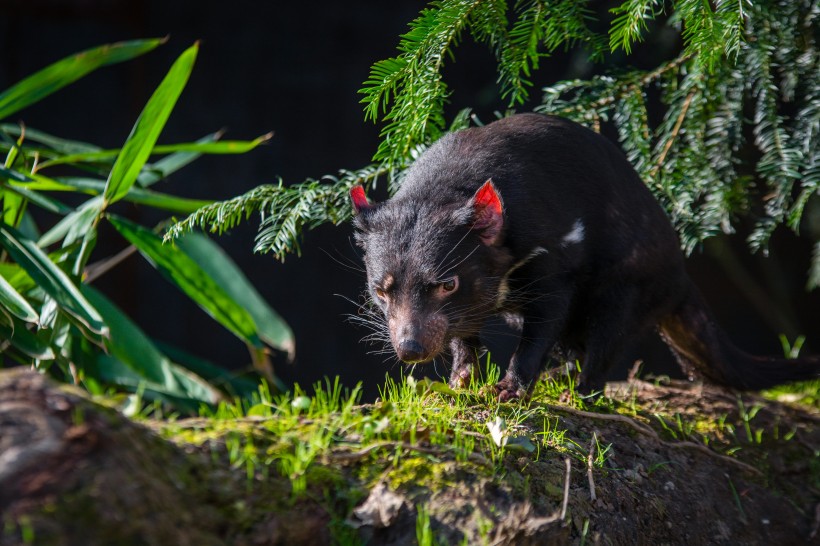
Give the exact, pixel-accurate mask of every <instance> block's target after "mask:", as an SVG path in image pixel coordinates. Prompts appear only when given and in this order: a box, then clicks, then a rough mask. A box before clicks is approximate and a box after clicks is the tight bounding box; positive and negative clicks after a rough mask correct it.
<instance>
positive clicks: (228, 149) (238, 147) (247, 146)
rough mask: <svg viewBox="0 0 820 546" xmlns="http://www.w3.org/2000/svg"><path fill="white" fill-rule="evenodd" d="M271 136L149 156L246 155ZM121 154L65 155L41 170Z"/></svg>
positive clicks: (189, 145) (160, 149) (191, 145)
mask: <svg viewBox="0 0 820 546" xmlns="http://www.w3.org/2000/svg"><path fill="white" fill-rule="evenodd" d="M271 136H272V134H271V133H268V134H266V135H262V136H260V137H258V138H255V139H254V140H223V141H218V142H203V143H197V142H185V143H182V144H165V145H159V146H154V147H153V148H152V149H151V151H150V153H149V156H152V155H163V154H171V153H178V152H192V153H199V154H211V155H227V154H244V153H247V152H250V151H251V150H253V149H254V148H256V147H257V146H259V145H260V144H262V143H263V142H267V141H268V140H270V138H271ZM121 152H122V150H121V149H116V150H100V151H97V152H88V153H79V154H71V155H64V156H61V157H57V158H54V159H52V160H49V161H44V162H42V163H40V165H39V169H40V170H43V169H46V168H48V167H53V166H54V165H61V164H76V163H88V162H92V163H93V162H98V161H100V160H104V159H111V158H114V157H117V155H119V154H120V153H121Z"/></svg>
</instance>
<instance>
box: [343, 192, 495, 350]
mask: <svg viewBox="0 0 820 546" xmlns="http://www.w3.org/2000/svg"><path fill="white" fill-rule="evenodd" d="M350 195H351V198H352V200H353V207H354V210H355V212H356V218H355V220H354V224H355V226H356V228H357V230H358V231H357V233H356V241H357V243H358V244H359V246H361V247H362V248H363V249H364V251H365V255H364V262H365V266H366V269H367V282H368V290H369V292H370V295H371V297H372V299H373V301H374V302H375V304H376V305H378V307H379V308H380V309H381V310H382V312H383V313H384V317H385V319H386V322H387V327H388V330H389V332H390V340H391V342H392V344H393V348H394V349H395V351H396V354H397V355H398V357H399V358H400V359H401V360H403V361H405V362H408V363H417V362H427V361H430V360H432V359H433V358H435V357H436V356H437V355H438V354H439V353H440V352H441V351H442V350H443V349H444V348H445V346H446V344H447V342H448V341H449V339H451V338H453V337H461V338H463V337H469V336H475V335H477V334H478V331H479V330H480V328H481V326H482V324H483V323H484V321H485V319H486V318H487V317H488V316H489V315H491V314H493V313H494V312H495V311H496V308H497V305H498V299H499V283H500V279H501V271H503V269H504V267H505V266H506V264H507V262H508V261H509V259H508V254H507V252H506V250H505V249H504V248H503V247H502V245H501V242H502V239H503V236H504V207H503V203H502V200H501V197H500V196H499V194H498V192H497V191H496V188H495V186H494V185H493V183H492V181H491V180H487V181H486V182H485V183H484V185H482V186H481V188H479V190H478V191H476V192H475V194H474V195H472V196H471V197H469V198H461V199H459V200H457V201H456V202H453V201H452V200H451V199H450V200H448V199H447V197H448V196H441V195H427V196H418V195H415V196H413V195H408V194H400V195H397V196H396V197H394V198H393V199H391V200H389V201H386V202H384V203H380V204H371V203H369V202H368V200H367V198H366V197H365V193H364V190H363V189H362V188H361V187H360V186H356V187H354V188H353V189H352V190H351V192H350Z"/></svg>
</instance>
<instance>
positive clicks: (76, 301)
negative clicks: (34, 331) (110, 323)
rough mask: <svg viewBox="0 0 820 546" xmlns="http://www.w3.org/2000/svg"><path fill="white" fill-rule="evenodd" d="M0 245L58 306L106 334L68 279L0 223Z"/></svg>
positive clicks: (27, 242) (32, 246) (11, 230)
mask: <svg viewBox="0 0 820 546" xmlns="http://www.w3.org/2000/svg"><path fill="white" fill-rule="evenodd" d="M0 244H2V246H3V247H4V248H5V249H6V251H7V252H8V253H9V256H11V258H12V259H13V260H14V261H15V262H17V264H19V265H20V267H22V268H23V269H25V270H26V272H27V273H28V274H29V275H30V276H31V278H32V279H33V280H34V281H35V282H36V283H37V285H38V286H39V287H40V288H42V289H43V291H44V292H45V293H46V294H48V295H49V296H51V297H52V298H54V300H55V301H56V302H57V304H58V305H59V307H60V309H62V310H63V311H65V312H67V313H68V314H70V315H71V316H72V317H74V318H75V319H76V320H78V321H79V322H80V323H81V324H82V325H84V326H85V327H86V328H88V329H89V330H90V331H92V332H94V333H97V334H100V335H103V336H104V335H106V334H107V333H108V327H107V326H106V325H105V322H104V321H103V319H102V317H100V314H99V313H98V312H97V310H96V309H94V306H93V305H91V304H90V303H89V302H88V300H86V299H85V298H84V297H83V295H82V294H81V293H80V291H79V289H78V288H77V287H76V286H75V285H74V283H73V282H72V281H71V279H70V278H69V277H68V275H66V274H65V273H64V272H63V271H62V270H61V269H60V268H59V267H57V265H56V264H54V262H52V261H51V260H50V259H49V257H48V256H47V255H46V254H45V253H44V252H43V251H42V250H40V248H39V247H37V245H36V244H35V243H34V242H33V241H30V240H28V239H26V238H24V237H22V236H21V235H20V233H19V232H18V231H17V230H15V229H14V228H12V227H10V226H8V225H5V224H0Z"/></svg>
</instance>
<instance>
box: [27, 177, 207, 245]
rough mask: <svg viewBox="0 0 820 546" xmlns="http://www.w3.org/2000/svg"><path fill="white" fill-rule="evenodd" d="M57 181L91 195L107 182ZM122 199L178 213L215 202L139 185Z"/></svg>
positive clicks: (101, 189)
mask: <svg viewBox="0 0 820 546" xmlns="http://www.w3.org/2000/svg"><path fill="white" fill-rule="evenodd" d="M57 181H59V183H61V184H65V185H66V186H67V187H71V188H74V189H75V190H76V191H81V192H83V193H87V194H90V195H98V194H100V193H102V192H103V190H104V189H105V182H103V181H102V180H99V179H96V178H73V177H70V178H59V179H57ZM122 200H123V201H128V202H130V203H137V204H140V205H147V206H149V207H155V208H158V209H163V210H167V211H170V212H174V213H177V214H191V213H193V212H194V211H196V210H199V209H200V208H202V207H204V206H207V205H210V204H211V203H213V201H209V200H205V199H189V198H187V197H176V196H174V195H168V194H167V193H160V192H155V191H152V190H147V189H143V188H140V187H138V186H134V187H132V188H131V189H130V190H128V193H127V194H126V195H125V197H123V199H122ZM40 246H42V245H40Z"/></svg>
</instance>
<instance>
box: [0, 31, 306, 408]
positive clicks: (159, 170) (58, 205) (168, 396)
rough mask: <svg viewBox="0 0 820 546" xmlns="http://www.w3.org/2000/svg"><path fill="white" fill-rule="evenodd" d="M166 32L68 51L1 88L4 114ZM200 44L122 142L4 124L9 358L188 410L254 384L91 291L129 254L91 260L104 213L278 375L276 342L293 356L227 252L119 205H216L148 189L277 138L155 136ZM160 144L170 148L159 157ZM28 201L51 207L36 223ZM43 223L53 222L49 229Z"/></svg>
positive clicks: (4, 298) (1, 345) (3, 260)
mask: <svg viewBox="0 0 820 546" xmlns="http://www.w3.org/2000/svg"><path fill="white" fill-rule="evenodd" d="M160 43H161V41H160V40H141V41H134V42H127V43H122V44H113V45H107V46H102V47H98V48H95V49H92V50H89V51H86V52H83V53H80V54H78V55H75V56H73V57H69V58H67V59H64V60H62V61H58V62H57V63H54V64H53V65H51V66H49V67H46V68H45V69H43V70H41V71H39V72H37V73H35V74H33V75H32V76H29V77H28V78H26V79H24V80H23V81H21V82H20V83H18V84H17V85H15V86H12V87H11V88H10V89H8V90H7V91H5V92H3V93H0V121H2V119H3V118H7V117H8V116H10V115H11V114H14V113H17V112H18V111H19V110H20V109H22V108H24V107H27V106H30V105H32V104H34V103H35V102H36V101H37V100H40V99H42V98H44V97H46V96H48V95H49V94H51V93H53V92H54V91H57V90H58V89H60V88H61V87H63V86H65V85H68V84H70V83H71V82H73V81H75V80H77V79H79V78H80V77H82V76H84V75H86V74H87V73H89V72H91V71H93V70H95V69H96V68H99V67H101V66H105V65H108V64H112V63H115V62H121V61H124V60H127V59H130V58H133V57H135V56H137V55H140V54H143V53H146V52H148V51H150V50H152V49H154V48H155V47H157V46H158V45H159V44H160ZM197 50H198V46H197V45H196V44H195V45H194V46H192V47H190V48H189V49H187V50H186V51H185V52H183V53H182V55H180V57H179V58H178V59H177V61H176V62H175V63H174V64H173V66H172V67H171V69H170V70H169V72H168V74H167V75H166V76H165V78H164V79H163V80H162V82H161V83H160V84H159V86H158V87H157V88H156V90H155V91H154V93H153V95H152V96H151V98H150V99H149V100H148V102H147V104H146V106H145V108H144V109H143V111H142V113H141V114H140V116H139V118H138V120H137V122H136V123H135V125H134V127H133V129H132V131H131V134H130V135H129V137H128V139H127V140H126V142H125V143H124V145H123V147H122V148H120V149H116V150H104V149H101V148H99V147H97V146H95V145H92V144H88V143H84V142H76V141H72V140H67V139H62V138H58V137H54V136H52V135H49V134H47V133H44V132H41V131H37V130H34V129H29V128H26V127H24V126H22V125H21V126H15V125H10V124H2V125H0V150H2V151H3V152H5V154H6V159H5V161H4V163H3V166H2V167H0V203H2V222H0V248H2V253H0V339H2V341H1V342H0V352H2V353H3V356H4V359H5V358H8V359H9V360H11V361H16V362H19V363H22V364H26V365H31V366H33V367H35V368H39V369H42V370H49V371H50V372H53V374H54V375H56V376H57V377H60V378H63V379H68V380H71V381H73V382H75V383H80V384H83V385H84V386H86V387H87V388H89V389H90V390H91V391H92V392H100V391H101V390H102V389H104V388H105V386H114V387H116V388H119V389H122V390H125V391H126V392H134V393H137V398H139V399H143V398H144V399H147V400H151V401H156V402H158V403H159V402H161V403H166V404H168V405H170V406H172V407H174V408H176V409H178V410H183V411H187V412H195V411H196V410H197V409H198V408H199V406H200V404H202V403H210V404H214V403H216V402H218V401H219V400H220V399H221V398H222V397H223V396H224V394H223V393H224V392H227V393H230V394H236V393H240V392H246V391H247V390H248V383H247V381H243V380H241V379H238V378H234V377H231V376H229V375H228V374H226V373H225V372H223V371H221V370H220V369H219V368H217V367H215V366H213V365H212V364H210V363H207V362H205V361H202V360H199V359H197V358H196V357H192V356H191V355H187V354H185V353H183V352H181V351H179V350H176V349H173V348H166V347H163V348H160V345H159V344H157V343H156V342H155V341H153V340H151V339H150V338H149V337H148V336H147V335H145V333H144V332H142V330H141V329H140V328H139V327H138V326H137V325H136V324H135V323H134V322H133V321H132V320H131V319H129V318H128V317H127V316H126V315H125V314H124V313H123V312H122V310H120V309H119V308H117V306H116V305H114V304H113V303H112V302H111V301H109V300H108V298H106V297H105V296H104V295H103V294H101V293H99V292H98V291H96V290H94V289H93V288H91V286H90V285H89V283H91V282H92V281H93V280H94V279H96V278H97V277H99V276H100V275H102V274H104V273H105V272H106V271H108V270H109V269H111V268H112V267H114V266H116V265H117V264H118V263H119V262H120V261H121V260H122V259H123V258H124V257H125V256H127V255H129V254H130V251H126V252H124V253H120V255H117V256H113V257H103V258H101V259H99V261H96V262H91V261H90V259H91V257H92V255H93V252H94V246H95V242H96V238H97V229H98V224H99V223H100V222H108V223H110V224H111V225H112V226H113V227H114V228H115V229H116V230H117V231H118V232H120V233H121V234H122V235H123V237H124V238H125V240H126V241H127V242H129V243H131V244H132V245H133V246H134V247H135V248H136V249H137V250H139V252H140V253H142V254H143V255H144V256H145V257H146V259H148V261H149V262H150V263H151V264H152V265H154V266H155V267H156V268H157V269H158V270H159V271H160V273H162V274H163V275H164V276H165V277H166V278H167V279H168V280H169V281H170V282H171V283H172V284H174V285H176V286H177V287H178V288H180V289H181V290H182V291H183V292H184V293H185V294H186V295H187V296H188V297H190V298H191V299H192V300H193V301H194V302H196V303H198V304H199V305H200V306H201V307H202V308H203V309H204V310H205V311H206V312H207V313H209V314H210V315H211V316H212V317H213V318H214V319H215V320H216V321H217V322H218V323H219V324H221V325H222V326H224V327H225V328H227V329H228V330H229V331H231V332H233V333H234V334H235V335H236V336H237V337H239V338H240V339H241V340H243V341H245V342H246V343H247V345H248V347H249V349H250V350H251V358H252V360H253V363H254V364H255V365H256V366H257V368H258V369H259V370H260V371H261V372H262V373H264V374H266V376H267V379H268V380H269V381H271V382H275V381H276V378H275V377H274V376H273V374H272V372H271V370H270V366H269V362H268V358H267V356H266V344H267V345H270V346H272V347H275V348H278V349H282V350H285V351H287V352H288V353H292V352H293V335H292V333H291V331H290V329H289V328H288V326H287V324H285V323H284V321H282V319H281V318H280V317H279V316H278V315H277V314H276V313H275V312H274V311H273V310H272V309H270V308H269V307H268V306H267V304H266V303H265V302H264V300H262V298H261V296H259V294H258V293H257V292H256V291H255V290H254V289H253V287H252V286H251V285H250V283H249V282H248V281H247V279H246V278H245V277H244V276H243V275H242V274H241V272H240V271H239V270H238V268H237V267H236V265H235V264H233V262H232V261H231V260H230V259H229V258H228V257H227V255H225V253H224V252H222V251H221V250H220V249H219V247H217V246H216V245H215V244H213V243H212V242H210V241H208V240H207V239H206V238H205V237H203V236H200V235H195V236H192V237H191V236H188V237H185V238H183V239H180V241H179V242H178V244H176V245H164V246H163V245H162V239H161V237H160V236H159V235H157V234H156V233H155V232H154V230H153V229H151V228H148V227H145V226H140V225H138V224H135V223H133V222H131V221H128V220H126V219H124V218H122V217H119V216H117V215H115V214H111V213H109V212H107V209H108V208H109V207H113V206H115V205H116V204H117V202H119V201H126V202H132V203H139V204H141V205H147V206H151V207H154V208H157V209H160V210H165V211H170V212H175V213H182V214H190V213H191V212H193V211H195V210H197V209H199V208H201V207H202V206H203V205H207V204H210V203H211V202H210V201H202V200H193V199H184V198H179V197H175V196H172V195H167V194H165V193H160V192H156V191H153V190H151V189H149V188H150V186H151V185H153V184H155V183H156V182H158V181H159V180H162V179H164V178H166V177H167V176H168V175H170V174H171V173H173V172H176V171H177V170H179V169H181V168H183V167H184V166H185V165H187V164H189V163H190V162H191V161H193V160H195V159H196V158H197V157H199V156H200V155H201V154H203V153H207V154H226V153H244V152H246V151H250V150H252V149H253V148H255V147H256V146H258V145H259V144H261V143H262V142H264V141H266V140H267V139H268V138H269V135H266V136H262V137H259V138H257V139H255V140H252V141H227V142H226V141H219V138H220V136H221V135H220V134H212V135H208V136H206V137H204V138H202V139H200V140H199V141H197V142H191V143H181V144H171V145H164V146H157V145H156V142H157V140H158V138H159V136H160V133H161V132H162V130H163V128H164V126H165V124H166V122H167V120H168V118H169V116H170V114H171V111H172V110H173V107H174V105H175V104H176V101H177V99H178V98H179V96H180V95H181V93H182V90H183V89H184V87H185V84H186V82H187V81H188V77H189V75H190V73H191V71H192V69H193V65H194V60H195V59H196V54H197ZM159 155H164V157H162V158H161V159H154V161H153V162H151V160H152V158H156V157H157V156H159ZM55 167H59V172H60V173H70V172H71V170H73V171H76V172H77V173H79V175H78V176H67V175H66V176H59V177H52V176H51V172H52V171H53V170H54V168H55ZM61 193H62V194H65V193H69V194H75V195H79V196H90V197H89V198H88V199H87V200H86V201H85V202H83V203H81V204H80V205H79V206H76V207H70V206H68V205H65V204H64V203H62V202H61V201H60V200H59V198H58V197H56V195H59V194H61ZM29 205H31V206H34V207H37V208H40V209H42V212H43V214H42V215H40V214H38V216H37V218H38V220H37V221H35V219H34V217H33V216H32V215H31V214H30V211H29ZM55 217H56V218H55ZM41 218H47V219H46V220H42V219H41ZM38 221H39V222H43V223H46V224H47V225H50V229H48V231H46V232H45V233H44V234H41V233H40V230H39V226H38V225H37V222H38ZM227 272H230V275H227ZM157 312H161V309H158V310H157ZM169 355H173V359H172V358H171V356H169ZM251 386H255V385H254V383H251Z"/></svg>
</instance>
